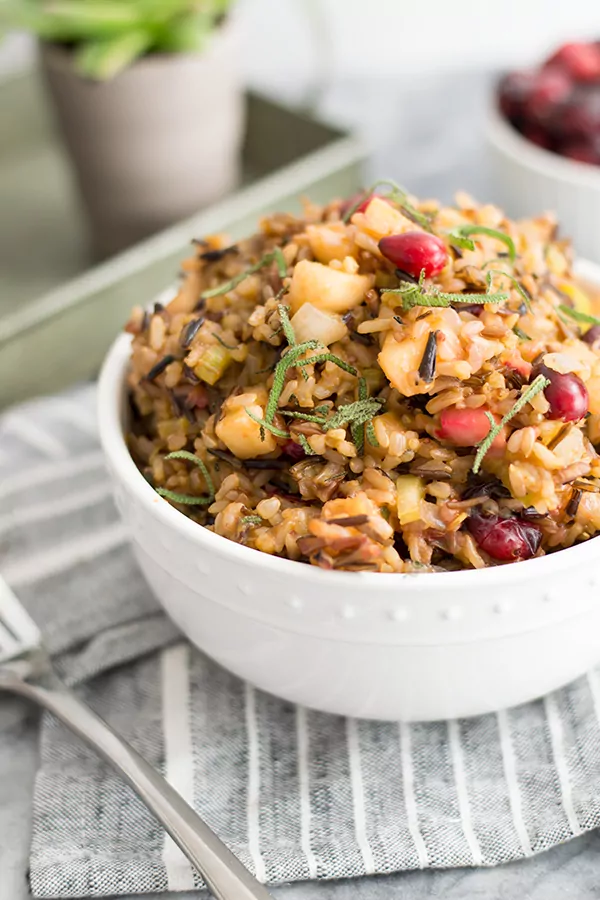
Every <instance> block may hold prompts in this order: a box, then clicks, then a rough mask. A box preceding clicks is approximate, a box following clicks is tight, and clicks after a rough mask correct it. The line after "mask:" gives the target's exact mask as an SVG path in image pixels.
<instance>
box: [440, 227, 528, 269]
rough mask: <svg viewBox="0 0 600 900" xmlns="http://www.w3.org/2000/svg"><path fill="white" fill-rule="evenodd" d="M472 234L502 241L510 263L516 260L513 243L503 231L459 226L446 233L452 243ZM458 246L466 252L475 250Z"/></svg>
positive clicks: (466, 246)
mask: <svg viewBox="0 0 600 900" xmlns="http://www.w3.org/2000/svg"><path fill="white" fill-rule="evenodd" d="M472 234H485V235H487V236H488V237H492V238H495V239H496V240H497V241H502V243H503V244H504V245H505V246H506V248H507V250H508V255H509V258H510V261H511V262H512V263H514V261H515V259H516V258H517V250H516V247H515V244H514V241H513V239H512V238H511V237H510V236H509V235H508V234H505V233H504V232H503V231H497V229H495V228H488V227H487V226H485V225H459V226H458V227H457V228H453V229H452V230H451V231H449V232H448V237H449V238H450V239H451V240H452V241H460V240H462V239H463V238H467V239H468V238H469V237H470V236H471V235H472ZM472 243H473V242H472V241H471V244H472ZM459 246H465V248H466V249H468V250H473V249H475V248H474V247H471V246H468V245H464V244H463V245H459Z"/></svg>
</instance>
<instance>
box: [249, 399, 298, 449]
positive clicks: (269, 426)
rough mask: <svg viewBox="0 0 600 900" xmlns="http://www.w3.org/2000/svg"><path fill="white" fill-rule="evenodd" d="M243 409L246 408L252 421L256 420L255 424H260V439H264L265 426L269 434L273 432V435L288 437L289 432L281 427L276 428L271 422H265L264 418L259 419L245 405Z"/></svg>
mask: <svg viewBox="0 0 600 900" xmlns="http://www.w3.org/2000/svg"><path fill="white" fill-rule="evenodd" d="M245 410H246V413H247V414H248V415H249V416H250V418H251V419H252V421H253V422H256V424H257V425H260V427H261V429H262V431H261V436H260V439H261V441H264V439H265V438H264V429H265V428H266V429H267V431H270V432H271V434H274V435H275V437H280V438H289V434H288V432H287V431H283V429H282V428H277V426H276V425H273V424H272V423H271V422H266V421H265V420H264V419H261V418H260V416H255V415H254V413H253V412H252V411H251V410H249V409H248V407H247V406H246V407H245Z"/></svg>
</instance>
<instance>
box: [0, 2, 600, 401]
mask: <svg viewBox="0 0 600 900" xmlns="http://www.w3.org/2000/svg"><path fill="white" fill-rule="evenodd" d="M41 13H43V16H41V17H40V14H41ZM0 27H1V28H2V31H3V34H4V38H3V40H2V42H0V233H1V237H2V240H1V241H0V357H1V356H2V355H4V358H5V359H8V355H7V353H6V352H4V354H3V353H2V348H3V347H6V346H7V345H8V342H9V340H10V341H13V342H14V340H15V336H17V337H18V336H19V335H23V333H24V330H25V331H28V330H30V329H31V328H33V327H34V325H35V326H36V327H37V324H38V323H39V322H41V321H42V320H43V321H44V322H45V321H46V320H49V319H50V318H52V317H54V316H55V315H56V314H57V311H60V310H63V309H65V308H66V307H69V308H70V307H72V306H73V305H76V304H77V303H80V302H82V300H83V299H85V301H86V302H87V301H88V300H89V301H90V303H91V302H92V299H93V298H92V297H91V295H90V293H89V290H90V289H89V285H88V287H86V286H85V285H83V284H82V283H78V284H76V285H73V284H72V282H73V279H74V278H76V277H79V278H81V276H82V274H83V273H84V272H86V270H88V269H89V268H90V267H93V266H96V265H97V264H98V263H99V262H101V261H102V260H107V259H110V258H113V257H114V255H115V254H116V253H118V252H120V251H122V250H124V249H126V248H130V249H129V254H130V255H129V256H128V257H127V260H126V261H124V262H119V266H120V271H121V273H122V274H121V276H119V277H120V280H118V278H117V275H116V274H115V272H116V269H114V268H113V270H111V272H110V273H108V274H107V273H106V272H104V274H103V275H102V279H104V281H103V283H104V284H106V285H108V284H109V283H111V284H112V283H113V281H114V283H115V284H116V283H117V281H118V284H119V286H121V285H122V284H124V283H125V282H124V278H125V276H127V277H129V275H130V274H131V273H132V272H133V271H134V270H135V271H138V272H139V271H142V270H143V271H146V272H147V273H148V277H147V278H146V280H145V281H143V280H139V279H138V280H137V281H135V282H133V281H131V282H128V284H129V287H128V288H127V290H126V291H125V290H124V293H123V299H122V300H121V302H120V303H119V304H118V305H117V304H116V302H115V307H114V309H113V311H112V312H110V305H106V304H107V303H108V301H107V300H106V297H105V298H104V299H103V300H102V301H100V300H98V299H97V297H96V299H95V300H94V302H95V303H100V302H102V303H104V304H105V306H104V307H103V310H104V318H105V320H106V326H105V327H106V330H107V331H106V333H107V335H108V334H110V333H111V332H110V329H112V333H114V330H115V323H119V322H120V321H121V320H122V318H123V314H122V310H123V309H124V308H125V307H126V306H127V304H128V303H129V302H130V300H131V299H132V297H131V295H132V292H135V291H139V292H141V291H143V290H151V288H150V287H147V285H151V284H155V285H156V287H157V288H160V287H161V286H162V285H164V284H165V283H168V281H169V279H170V278H171V277H172V276H173V274H174V273H175V272H176V271H177V260H179V259H181V257H182V256H183V255H185V245H186V243H187V242H188V241H189V239H190V238H191V237H192V236H193V234H194V233H195V234H201V233H202V231H203V230H205V229H207V228H210V229H213V228H214V227H215V226H219V225H222V226H223V227H225V226H227V228H228V229H229V225H230V223H231V225H232V226H233V230H234V232H235V229H236V227H237V228H239V229H242V228H246V229H248V228H250V227H251V222H252V221H255V219H256V216H257V215H258V214H259V213H260V211H261V210H265V209H267V208H269V207H270V206H271V207H272V206H277V205H279V206H281V205H282V204H284V205H285V204H286V203H287V204H290V203H292V202H293V200H294V198H295V197H296V196H297V194H299V193H304V192H307V191H308V192H310V193H311V194H312V195H313V196H315V197H316V199H326V198H327V197H328V196H331V195H332V194H336V193H337V194H338V195H339V193H340V192H344V191H353V190H355V189H356V188H357V187H358V186H359V184H361V183H362V184H363V185H364V184H368V183H369V182H371V181H373V180H374V179H376V178H378V177H379V178H380V177H391V178H394V179H396V180H398V181H400V182H401V183H402V184H403V185H405V186H406V187H407V188H408V189H409V190H411V191H413V192H414V193H417V194H420V195H425V196H436V197H438V198H439V199H441V200H444V201H448V200H450V199H451V198H452V196H453V195H454V193H455V192H456V190H457V189H459V188H460V189H465V190H467V191H469V192H470V193H472V194H474V195H475V196H477V197H478V198H480V199H484V200H491V201H494V202H497V203H499V204H501V205H502V206H504V207H505V208H506V209H507V211H508V212H509V213H510V214H514V215H521V214H529V213H535V212H537V211H539V210H542V209H555V210H557V212H558V213H559V215H560V218H561V221H562V223H563V230H564V232H565V233H566V234H568V235H570V236H572V237H573V238H574V240H575V245H576V247H577V249H578V250H579V251H580V252H581V253H582V254H584V255H586V256H588V257H591V258H593V259H596V260H600V168H599V165H600V44H597V43H595V42H596V39H599V38H600V6H599V5H598V0H570V2H569V3H558V2H549V0H525V2H523V0H504V2H503V3H501V4H492V3H488V2H482V0H462V2H461V3H460V4H451V3H448V2H447V0H428V2H427V3H415V2H409V0H369V2H365V0H277V2H274V0H237V2H236V0H0ZM565 44H566V45H567V49H566V52H563V51H561V54H562V55H560V57H559V58H558V59H556V58H555V54H556V51H557V50H559V48H561V47H563V48H564V45H565ZM523 71H525V75H524V76H523ZM506 72H513V73H514V72H517V75H516V76H514V77H513V81H512V82H509V83H508V84H507V86H506V88H505V93H506V96H505V97H504V99H503V101H502V103H503V105H502V115H501V116H499V115H498V105H499V104H498V83H499V79H500V76H501V74H502V73H506ZM248 91H250V92H251V94H252V96H251V97H248V95H247V92H248ZM509 120H510V121H509ZM567 121H568V123H569V125H568V128H567ZM519 132H520V133H519ZM344 141H345V143H344ZM349 142H350V143H349ZM294 165H295V168H293V169H292V170H290V169H289V167H290V166H294ZM326 174H327V177H325V175H326ZM317 175H318V177H317ZM273 179H275V180H273ZM249 191H250V193H248V192H249ZM252 191H254V193H252ZM224 202H225V203H226V204H228V205H226V207H223V203H224ZM178 223H180V224H179V231H178V232H177V233H175V232H173V228H174V227H175V228H177V227H178ZM168 228H170V229H171V230H170V231H169V232H168V234H167V232H165V229H168ZM156 234H159V235H167V236H165V237H163V238H161V241H160V242H158V243H156V241H157V239H156V238H155V244H154V245H153V249H152V250H151V251H150V250H147V251H144V253H143V254H142V255H141V256H138V257H135V255H134V256H132V255H131V253H132V252H133V251H132V250H131V248H134V249H135V248H136V247H138V246H142V245H140V241H143V240H144V239H146V238H148V236H150V235H156ZM32 246H34V247H35V253H34V254H32V253H31V247H32ZM140 252H141V251H140ZM150 256H151V257H152V259H153V260H154V262H155V263H156V261H157V260H160V261H161V265H160V266H158V264H156V265H154V268H152V266H150V265H149V262H148V259H149V257H150ZM93 271H95V270H93ZM169 273H170V274H169ZM102 279H100V280H101V281H102ZM93 283H94V284H95V283H96V282H95V281H94V282H93ZM65 285H66V286H67V287H68V289H67V287H65ZM57 292H58V293H57ZM100 293H101V292H100ZM113 293H114V292H113ZM95 296H96V295H95V294H94V297H95ZM111 296H112V294H111ZM133 302H139V297H134V298H133ZM32 310H33V311H32ZM81 318H82V319H83V314H82V316H81ZM73 327H75V326H74V325H73ZM28 334H29V331H28ZM48 340H49V338H48V337H47V333H45V337H44V341H45V343H44V344H43V347H47V346H48ZM105 340H106V339H105ZM101 345H102V341H100V342H99V346H101ZM11 352H12V353H13V354H15V355H16V354H17V353H18V352H23V348H22V346H21V347H18V346H17V345H15V344H14V343H13V344H12V345H11ZM92 363H93V365H94V366H95V365H97V359H96V357H95V355H94V354H93V353H92V354H91V356H90V366H91V365H92ZM6 365H8V363H7V364H6ZM78 374H84V371H83V370H80V369H76V370H75V371H74V372H73V373H72V375H73V376H74V375H78ZM2 375H3V370H2V362H1V359H0V376H2ZM65 377H66V376H65ZM69 377H71V376H69ZM50 384H51V386H52V387H54V386H56V384H57V383H56V382H55V381H52V380H51V381H50ZM34 388H39V379H38V380H36V378H33V377H32V384H31V387H30V388H28V391H29V392H31V390H33V389H34ZM3 402H4V403H6V402H7V397H6V396H3V395H2V392H1V391H0V404H1V403H3Z"/></svg>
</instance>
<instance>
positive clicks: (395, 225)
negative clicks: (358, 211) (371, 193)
mask: <svg viewBox="0 0 600 900" xmlns="http://www.w3.org/2000/svg"><path fill="white" fill-rule="evenodd" d="M363 215H364V219H363V223H362V224H364V227H365V228H366V229H367V231H369V232H371V233H372V234H374V235H375V236H376V237H378V238H382V237H387V235H389V234H400V233H401V232H403V231H411V230H412V231H414V228H415V226H414V224H413V223H412V222H411V221H410V220H409V219H407V218H406V216H403V215H402V213H401V212H400V211H399V210H397V209H395V208H394V207H393V206H390V204H389V203H387V202H386V201H385V200H384V199H383V198H382V197H373V199H372V200H371V202H370V203H369V205H368V206H367V208H366V209H365V211H364V214H363ZM356 221H357V223H358V218H357V220H356Z"/></svg>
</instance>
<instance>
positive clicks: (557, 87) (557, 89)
mask: <svg viewBox="0 0 600 900" xmlns="http://www.w3.org/2000/svg"><path fill="white" fill-rule="evenodd" d="M571 87H572V85H571V81H570V79H569V77H568V76H567V75H566V74H565V73H564V72H562V71H561V70H560V69H545V70H544V71H542V72H540V73H539V75H538V77H537V82H536V85H535V87H534V89H533V91H532V92H531V96H530V98H529V102H528V104H527V110H528V111H529V113H530V114H531V115H532V116H533V117H534V118H535V119H544V118H547V117H548V116H550V114H551V113H553V112H554V111H555V110H556V108H557V106H559V104H562V102H563V101H564V100H566V99H567V97H568V96H569V94H570V93H571Z"/></svg>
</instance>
